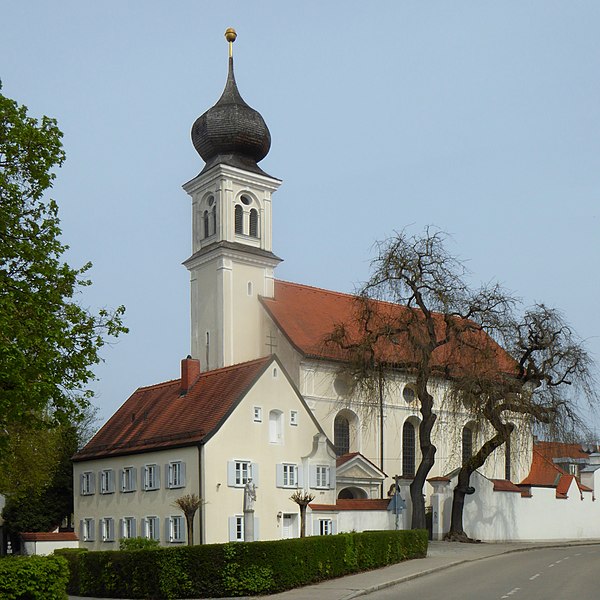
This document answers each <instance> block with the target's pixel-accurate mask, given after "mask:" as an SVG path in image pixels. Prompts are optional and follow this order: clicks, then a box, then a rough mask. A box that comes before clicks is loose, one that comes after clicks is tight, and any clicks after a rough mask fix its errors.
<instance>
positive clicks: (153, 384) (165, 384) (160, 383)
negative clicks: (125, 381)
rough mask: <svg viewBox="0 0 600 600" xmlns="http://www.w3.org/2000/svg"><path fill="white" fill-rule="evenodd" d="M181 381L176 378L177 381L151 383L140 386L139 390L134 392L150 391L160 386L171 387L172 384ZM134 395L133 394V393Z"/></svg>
mask: <svg viewBox="0 0 600 600" xmlns="http://www.w3.org/2000/svg"><path fill="white" fill-rule="evenodd" d="M180 381H181V378H179V377H178V378H177V379H168V380H167V381H161V382H159V383H151V384H150V385H142V386H140V387H139V388H136V390H135V391H136V392H139V391H141V390H152V389H156V388H159V387H162V386H167V385H172V384H174V383H179V382H180ZM134 393H135V392H134Z"/></svg>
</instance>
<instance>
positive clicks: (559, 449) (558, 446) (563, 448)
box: [535, 441, 590, 460]
mask: <svg viewBox="0 0 600 600" xmlns="http://www.w3.org/2000/svg"><path fill="white" fill-rule="evenodd" d="M535 448H536V450H537V451H538V452H539V453H540V454H541V455H542V456H544V457H546V458H548V459H549V460H552V459H553V458H583V459H588V458H589V457H590V455H589V453H588V452H584V451H583V448H582V447H581V444H565V443H562V442H541V441H540V442H535Z"/></svg>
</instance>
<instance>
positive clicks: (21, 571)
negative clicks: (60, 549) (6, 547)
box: [0, 556, 69, 600]
mask: <svg viewBox="0 0 600 600" xmlns="http://www.w3.org/2000/svg"><path fill="white" fill-rule="evenodd" d="M68 579H69V567H68V566H67V561H66V560H65V559H64V558H62V557H60V556H11V557H8V558H2V559H0V598H2V599H3V600H17V599H22V600H25V599H27V600H38V599H39V600H64V599H66V598H67V592H66V588H67V581H68Z"/></svg>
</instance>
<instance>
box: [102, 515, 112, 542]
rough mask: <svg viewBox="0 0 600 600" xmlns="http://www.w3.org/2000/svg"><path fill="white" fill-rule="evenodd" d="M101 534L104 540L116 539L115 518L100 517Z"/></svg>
mask: <svg viewBox="0 0 600 600" xmlns="http://www.w3.org/2000/svg"><path fill="white" fill-rule="evenodd" d="M100 535H101V537H102V541H103V542H114V541H115V520H114V519H113V518H112V517H104V518H102V519H100Z"/></svg>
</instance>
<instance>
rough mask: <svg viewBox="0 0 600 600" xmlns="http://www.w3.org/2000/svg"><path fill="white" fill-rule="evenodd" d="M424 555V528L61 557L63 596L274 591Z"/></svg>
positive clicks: (200, 595)
mask: <svg viewBox="0 0 600 600" xmlns="http://www.w3.org/2000/svg"><path fill="white" fill-rule="evenodd" d="M426 554H427V532H426V531H421V530H418V531H416V530H413V531H371V532H364V533H343V534H339V535H334V536H314V537H307V538H301V539H291V540H278V541H266V542H252V543H244V542H232V543H229V544H210V545H204V546H182V547H177V548H159V549H156V550H137V551H105V552H81V553H69V554H64V555H63V556H64V557H65V558H67V560H68V561H69V564H70V566H71V573H72V576H71V580H70V583H69V588H68V589H69V593H70V594H73V595H79V596H101V597H107V598H150V599H159V598H160V599H163V598H165V599H169V598H207V597H208V598H219V597H231V596H252V595H259V594H274V593H277V592H281V591H284V590H288V589H291V588H295V587H299V586H303V585H308V584H311V583H315V582H318V581H322V580H324V579H331V578H334V577H340V576H342V575H348V574H350V573H356V572H359V571H364V570H368V569H375V568H379V567H383V566H386V565H389V564H393V563H397V562H400V561H403V560H406V559H409V558H421V557H424V556H425V555H426ZM75 573H76V576H74V574H75Z"/></svg>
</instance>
